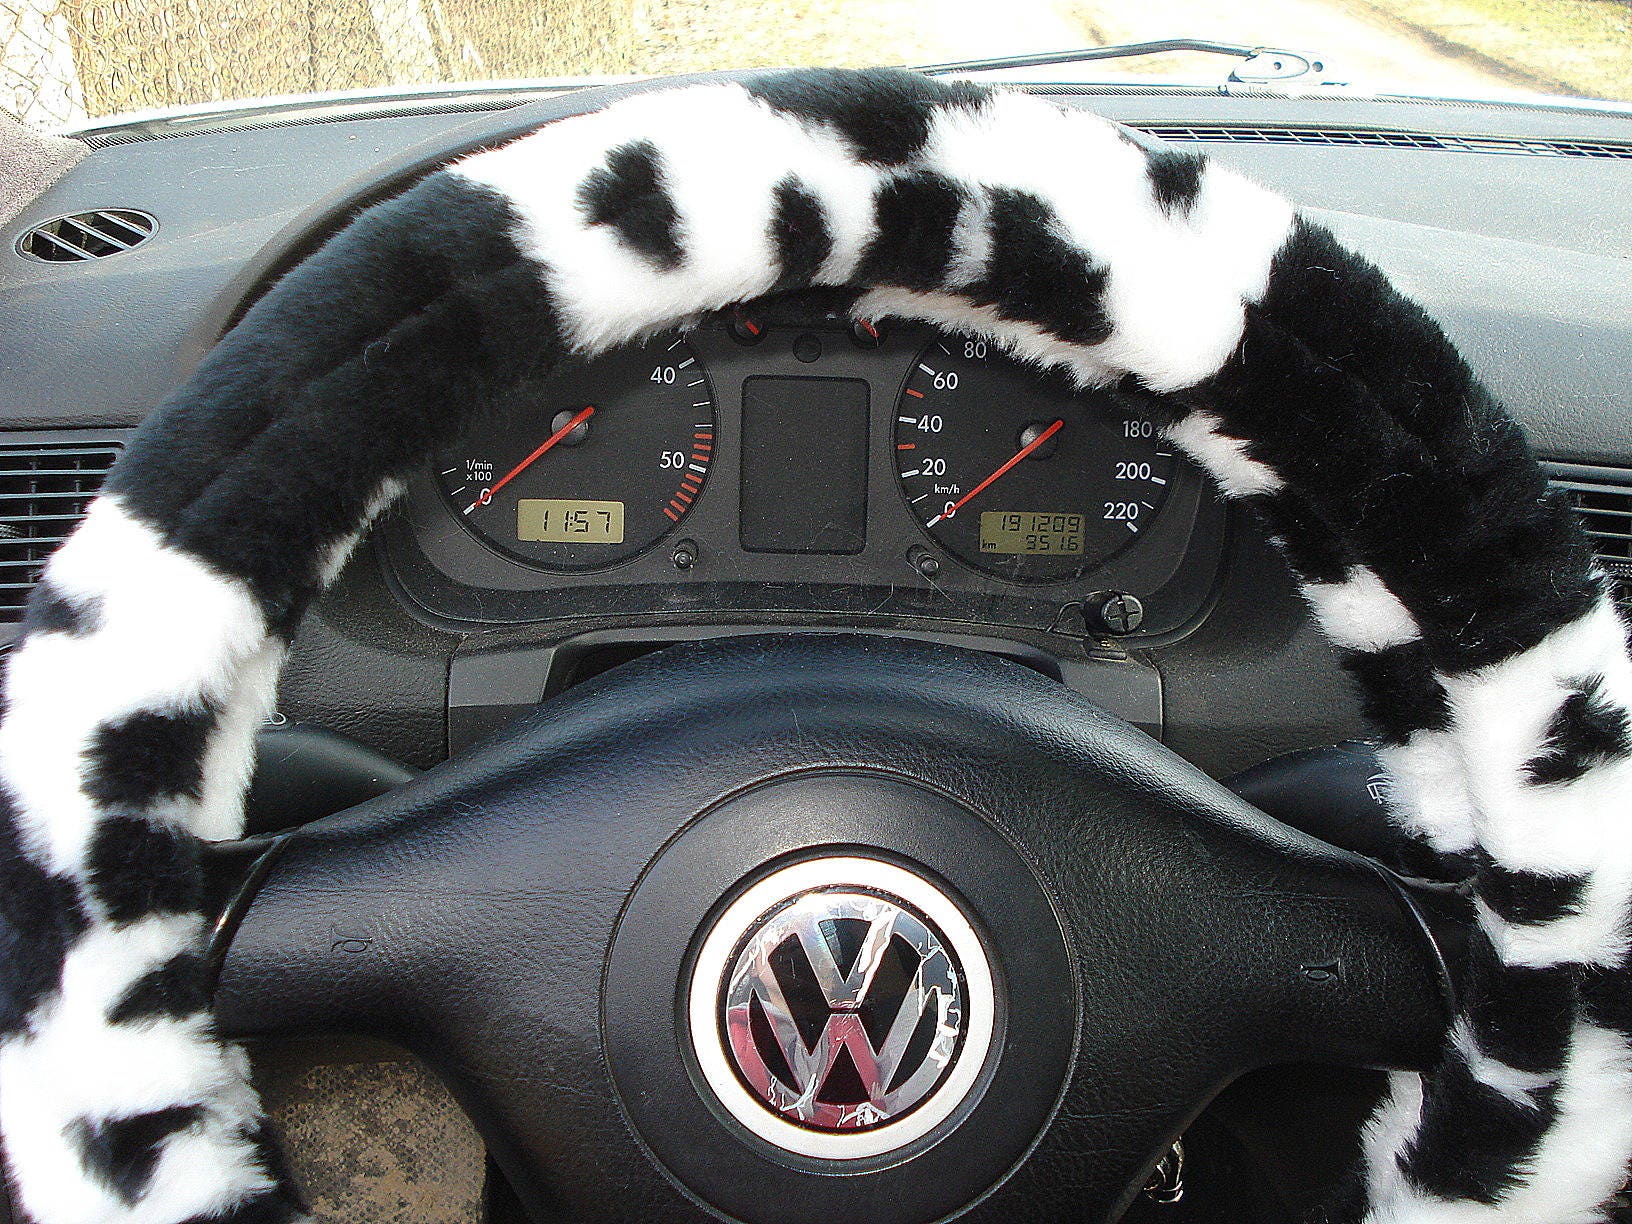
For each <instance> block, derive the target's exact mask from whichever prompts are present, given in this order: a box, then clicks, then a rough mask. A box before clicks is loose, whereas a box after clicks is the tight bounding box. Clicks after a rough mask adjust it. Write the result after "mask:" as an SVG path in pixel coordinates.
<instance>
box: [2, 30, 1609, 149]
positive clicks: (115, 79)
mask: <svg viewBox="0 0 1632 1224" xmlns="http://www.w3.org/2000/svg"><path fill="white" fill-rule="evenodd" d="M1178 36H1188V37H1196V38H1209V39H1216V40H1220V41H1227V42H1235V43H1245V44H1251V45H1258V44H1265V45H1270V46H1279V47H1288V48H1291V49H1294V50H1300V51H1308V52H1311V53H1314V54H1316V55H1319V56H1322V57H1324V58H1325V60H1326V61H1327V63H1328V64H1329V65H1330V66H1331V67H1332V68H1334V69H1335V70H1336V74H1337V78H1338V79H1341V80H1345V81H1348V82H1350V83H1351V84H1353V85H1354V86H1356V87H1357V88H1361V89H1364V88H1367V87H1374V88H1379V89H1387V90H1389V91H1391V92H1407V93H1409V92H1429V93H1452V94H1457V95H1461V96H1466V97H1488V96H1496V95H1502V94H1511V93H1513V92H1524V93H1545V94H1562V95H1571V96H1581V97H1589V98H1611V99H1623V100H1632V0H1246V2H1243V0H820V2H817V3H807V2H804V0H259V2H253V3H252V2H246V0H0V109H4V110H6V111H9V112H10V113H12V114H13V115H16V116H18V117H20V118H22V119H23V120H24V121H25V122H28V123H31V124H34V125H36V126H40V127H46V128H50V127H61V126H65V125H71V124H75V123H83V122H85V121H86V120H88V119H95V118H99V117H102V116H107V115H114V114H120V113H124V112H128V111H134V110H151V109H158V108H167V107H173V106H181V105H188V104H193V103H204V102H215V101H229V100H237V99H246V98H257V97H266V96H270V95H281V94H299V93H314V92H327V91H331V90H345V89H371V88H382V87H404V86H406V87H412V86H420V85H434V84H443V83H452V82H461V81H494V80H517V79H532V78H539V77H577V76H605V75H650V74H667V73H676V72H693V71H703V70H708V69H715V68H751V67H787V66H794V65H829V66H863V65H876V64H921V63H932V62H938V61H947V60H963V59H972V58H976V57H982V56H993V55H1015V54H1021V53H1024V52H1032V51H1047V50H1063V49H1069V48H1076V47H1086V46H1099V45H1106V44H1111V43H1121V42H1134V41H1142V40H1146V39H1155V38H1171V37H1178ZM1227 70H1228V61H1225V60H1219V59H1215V58H1210V57H1196V56H1183V55H1177V56H1163V57H1151V58H1146V59H1142V60H1126V61H1111V62H1101V63H1096V64H1090V65H1080V66H1065V67H1061V68H1056V69H1050V70H1049V71H1048V74H1047V75H1048V76H1049V77H1050V78H1052V79H1056V80H1105V79H1117V78H1128V77H1134V78H1141V79H1152V78H1157V79H1167V80H1184V81H1192V82H1201V83H1207V84H1212V83H1215V82H1217V81H1219V80H1221V79H1222V77H1223V75H1224V73H1225V72H1226V71H1227Z"/></svg>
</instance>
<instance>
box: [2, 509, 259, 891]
mask: <svg viewBox="0 0 1632 1224" xmlns="http://www.w3.org/2000/svg"><path fill="white" fill-rule="evenodd" d="M46 577H47V579H48V580H49V581H50V582H51V583H52V584H53V585H55V586H56V587H57V588H58V589H59V590H60V591H62V592H63V594H64V595H65V596H67V597H68V598H70V599H73V600H76V601H86V602H96V603H99V605H100V624H99V626H98V627H97V628H96V629H95V630H94V631H93V632H91V633H89V634H87V635H85V636H83V637H74V636H71V635H68V634H62V633H45V634H36V635H32V636H29V637H27V638H25V639H24V640H23V642H22V643H21V644H20V645H19V646H18V647H17V648H16V649H15V650H14V651H13V652H12V655H11V660H10V663H9V666H8V668H7V673H6V697H7V701H8V703H9V704H10V706H11V708H12V709H13V710H22V711H26V712H27V713H26V716H22V717H8V718H6V719H5V720H4V721H0V774H3V775H4V777H5V779H6V782H7V785H8V786H10V788H11V790H12V792H13V793H14V794H15V795H16V796H17V798H18V800H19V808H20V816H19V822H20V825H21V829H22V833H23V836H24V838H25V839H26V842H27V845H28V846H29V848H30V851H31V852H32V853H34V854H36V855H38V856H39V858H40V860H41V861H42V863H44V864H45V865H47V866H49V867H50V868H51V869H52V870H55V871H58V872H62V873H66V874H78V873H79V870H80V864H81V860H82V857H83V854H84V850H85V844H86V839H87V837H88V836H89V833H90V830H91V826H92V825H93V823H94V822H95V820H96V819H97V813H96V811H95V810H94V809H93V806H92V804H91V802H90V800H89V799H88V798H87V797H86V795H85V794H84V793H83V792H82V791H81V790H80V785H79V780H80V773H81V759H82V757H83V754H84V752H85V750H86V748H87V747H88V746H89V745H90V743H91V741H92V737H93V735H94V733H95V731H96V729H97V728H98V727H99V726H101V725H102V724H103V723H106V722H111V721H115V720H118V719H120V718H123V717H126V716H128V715H130V714H134V713H138V712H145V711H152V712H158V713H162V712H170V711H174V712H183V711H189V710H195V711H196V710H197V709H199V708H200V706H201V703H202V702H203V701H205V700H224V699H225V698H226V697H227V696H228V695H229V694H230V693H231V692H232V690H233V679H234V677H235V674H236V671H237V668H238V665H239V664H240V663H241V662H242V661H243V660H245V659H247V658H248V657H249V656H251V655H252V654H254V653H255V651H257V650H259V649H260V647H261V644H262V643H263V642H264V641H265V639H266V622H265V619H264V618H263V617H262V615H261V612H260V608H259V606H258V605H257V604H256V602H255V599H254V597H253V596H252V595H251V594H250V592H249V589H248V588H247V587H246V586H245V585H244V584H243V583H241V582H238V581H236V580H234V579H230V578H226V577H223V576H222V575H220V574H217V573H215V572H214V571H212V570H211V569H210V568H209V567H208V566H206V565H204V564H203V563H202V562H200V561H198V560H197V559H196V558H194V557H191V556H189V555H187V554H186V553H183V552H180V551H178V550H176V549H173V548H170V547H168V546H167V545H165V544H163V543H162V542H161V541H160V540H159V538H158V536H157V534H155V533H154V532H153V530H152V529H151V528H149V527H147V526H145V525H144V524H142V523H139V522H137V521H136V520H135V519H134V518H132V517H130V516H129V515H128V514H126V513H125V512H124V510H123V509H122V508H121V507H120V506H119V504H118V502H117V501H115V500H114V499H113V498H111V497H100V498H98V499H96V501H94V502H92V503H91V507H90V510H89V512H88V513H87V514H86V516H85V521H84V523H83V524H82V525H81V526H80V528H79V530H78V531H76V532H75V533H74V534H73V536H71V537H70V538H69V540H68V542H67V543H66V544H64V545H63V546H62V548H61V549H60V550H59V551H58V552H57V553H56V555H55V556H53V557H52V558H51V561H50V563H49V565H48V566H47V567H46ZM175 814H176V815H177V816H178V817H179V818H181V819H184V820H189V821H190V818H191V813H190V812H189V811H187V810H186V809H185V807H183V808H181V809H179V810H178V811H177V812H176V813H175Z"/></svg>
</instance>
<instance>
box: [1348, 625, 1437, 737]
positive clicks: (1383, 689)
mask: <svg viewBox="0 0 1632 1224" xmlns="http://www.w3.org/2000/svg"><path fill="white" fill-rule="evenodd" d="M1343 666H1344V668H1345V669H1346V670H1347V671H1348V673H1349V674H1350V675H1351V676H1353V677H1354V678H1355V679H1356V680H1357V681H1358V682H1359V684H1360V705H1361V709H1362V711H1363V712H1364V714H1365V716H1366V719H1367V720H1368V721H1369V722H1370V723H1371V725H1372V726H1374V727H1376V728H1377V731H1378V734H1380V735H1381V736H1382V738H1383V740H1384V741H1385V742H1386V743H1390V744H1403V743H1405V742H1406V741H1407V740H1409V739H1410V738H1411V737H1412V736H1413V735H1415V734H1416V733H1417V732H1418V731H1444V730H1445V729H1447V728H1448V727H1449V726H1450V725H1451V705H1450V700H1449V698H1448V697H1447V696H1446V695H1445V687H1444V685H1442V684H1440V682H1439V680H1438V678H1437V677H1435V675H1434V669H1433V665H1432V664H1431V663H1430V661H1429V658H1428V651H1427V648H1426V647H1425V646H1424V645H1423V644H1422V643H1421V642H1420V641H1418V642H1402V643H1400V644H1399V645H1397V646H1388V647H1385V648H1384V649H1382V650H1352V651H1347V652H1345V653H1344V656H1343Z"/></svg>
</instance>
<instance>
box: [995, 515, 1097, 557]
mask: <svg viewBox="0 0 1632 1224" xmlns="http://www.w3.org/2000/svg"><path fill="white" fill-rule="evenodd" d="M1086 523H1087V520H1086V519H1084V518H1083V517H1082V515H1080V514H1042V513H1038V512H1037V511H1034V510H982V511H981V512H980V551H981V552H983V553H1021V554H1024V555H1026V556H1054V557H1080V556H1082V536H1083V528H1084V526H1085V525H1086Z"/></svg>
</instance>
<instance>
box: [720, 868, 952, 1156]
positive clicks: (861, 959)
mask: <svg viewBox="0 0 1632 1224" xmlns="http://www.w3.org/2000/svg"><path fill="white" fill-rule="evenodd" d="M721 1007H722V1013H723V1014H722V1016H721V1022H722V1024H723V1026H724V1027H723V1036H724V1038H725V1046H726V1049H727V1050H728V1051H729V1053H730V1057H731V1060H732V1063H733V1064H734V1069H735V1071H736V1073H737V1075H738V1076H739V1077H740V1078H741V1080H742V1082H743V1083H744V1084H745V1085H746V1086H747V1088H748V1090H749V1091H750V1092H752V1093H753V1094H754V1095H755V1096H757V1097H758V1098H759V1099H760V1100H761V1101H762V1102H763V1103H764V1104H765V1105H767V1106H768V1107H770V1108H771V1109H772V1110H774V1111H776V1113H778V1114H780V1115H782V1116H783V1117H785V1118H787V1119H788V1120H789V1121H791V1122H795V1123H797V1124H799V1125H801V1126H805V1127H809V1128H811V1129H813V1130H820V1131H856V1130H867V1129H871V1128H873V1127H878V1126H883V1125H885V1124H886V1123H889V1122H893V1121H895V1120H897V1119H899V1118H901V1117H904V1116H905V1115H906V1114H909V1113H911V1112H912V1110H913V1109H915V1108H916V1107H917V1106H918V1105H920V1104H922V1103H923V1102H924V1101H925V1100H926V1099H928V1098H929V1097H930V1096H931V1095H932V1094H933V1093H934V1092H935V1089H936V1088H937V1087H938V1086H939V1085H940V1084H941V1082H942V1081H943V1080H944V1079H945V1077H946V1075H947V1073H948V1071H949V1070H950V1069H951V1067H952V1065H953V1063H954V1062H956V1060H957V1057H958V1054H959V1051H960V1047H961V1045H962V1042H963V1034H964V1027H965V1014H966V1000H965V991H964V985H963V976H962V973H961V971H960V967H959V965H958V963H957V961H956V959H955V956H954V954H953V952H952V950H951V947H950V946H949V945H948V943H947V942H946V940H945V939H944V938H943V937H942V935H941V933H940V932H939V931H937V930H936V929H935V927H934V926H933V924H932V923H931V922H930V921H929V920H928V919H927V918H925V917H924V916H923V915H921V914H919V913H917V912H916V911H914V910H913V909H912V908H910V907H909V906H908V905H907V904H906V903H905V902H903V901H900V900H898V899H896V898H893V897H889V896H887V895H883V894H880V893H875V892H871V891H862V890H857V889H842V888H840V889H830V890H824V891H815V892H807V893H804V894H802V895H800V896H797V897H794V898H792V899H791V900H789V901H787V902H784V903H783V904H782V905H781V906H780V907H779V908H777V909H775V910H773V911H772V912H771V913H770V914H768V915H766V916H765V917H764V918H762V919H761V920H760V922H759V924H758V925H757V926H756V927H754V928H753V929H751V930H750V931H749V932H748V934H747V935H746V936H745V937H744V939H743V941H742V943H741V945H740V947H739V948H738V950H737V953H736V956H735V958H734V959H733V960H732V962H731V963H730V966H729V969H728V971H727V974H726V978H725V983H724V989H723V992H722V999H721Z"/></svg>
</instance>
